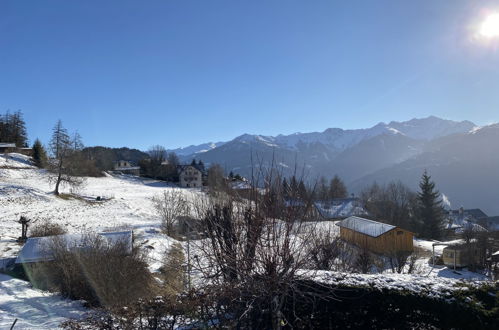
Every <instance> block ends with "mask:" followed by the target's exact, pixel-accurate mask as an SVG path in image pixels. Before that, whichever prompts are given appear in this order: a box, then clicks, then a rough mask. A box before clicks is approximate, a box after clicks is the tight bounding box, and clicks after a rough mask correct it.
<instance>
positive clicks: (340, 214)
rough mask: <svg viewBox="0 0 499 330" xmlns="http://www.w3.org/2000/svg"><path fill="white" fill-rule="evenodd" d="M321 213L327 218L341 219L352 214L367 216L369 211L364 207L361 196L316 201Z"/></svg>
mask: <svg viewBox="0 0 499 330" xmlns="http://www.w3.org/2000/svg"><path fill="white" fill-rule="evenodd" d="M314 206H315V208H316V209H317V212H318V213H319V215H320V216H321V217H322V218H324V219H326V220H339V219H345V218H348V217H351V216H359V217H363V216H367V215H368V212H367V211H366V209H365V208H364V205H363V204H362V201H361V200H360V198H357V197H351V198H334V199H330V200H326V201H319V202H315V203H314Z"/></svg>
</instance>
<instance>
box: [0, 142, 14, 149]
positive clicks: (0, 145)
mask: <svg viewBox="0 0 499 330" xmlns="http://www.w3.org/2000/svg"><path fill="white" fill-rule="evenodd" d="M15 147H16V144H15V143H6V142H0V148H15Z"/></svg>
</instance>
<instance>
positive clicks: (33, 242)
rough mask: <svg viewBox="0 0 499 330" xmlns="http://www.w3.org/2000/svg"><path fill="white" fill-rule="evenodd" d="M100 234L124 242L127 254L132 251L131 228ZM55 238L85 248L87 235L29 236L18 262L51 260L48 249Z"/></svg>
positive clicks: (113, 242)
mask: <svg viewBox="0 0 499 330" xmlns="http://www.w3.org/2000/svg"><path fill="white" fill-rule="evenodd" d="M98 235H99V236H101V237H103V238H104V239H105V240H106V242H107V243H108V244H115V243H117V242H121V241H122V242H124V243H125V246H126V250H127V251H125V252H126V253H127V254H130V253H131V252H132V238H133V234H132V231H131V230H127V231H120V232H106V233H98ZM54 239H61V240H62V242H63V243H64V244H65V246H66V247H67V248H72V247H82V248H84V246H83V244H84V239H85V235H83V234H65V235H56V236H46V237H32V238H28V240H27V241H26V244H24V246H23V248H22V250H21V252H20V253H19V255H18V256H17V258H16V264H22V263H30V262H40V261H50V260H52V256H51V255H50V252H49V251H48V247H49V246H50V243H51V242H53V240H54Z"/></svg>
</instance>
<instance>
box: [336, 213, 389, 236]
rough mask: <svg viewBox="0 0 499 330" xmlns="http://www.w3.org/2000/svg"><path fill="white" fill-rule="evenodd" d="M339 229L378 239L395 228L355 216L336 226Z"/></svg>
mask: <svg viewBox="0 0 499 330" xmlns="http://www.w3.org/2000/svg"><path fill="white" fill-rule="evenodd" d="M336 225H337V226H339V227H343V228H347V229H351V230H354V231H356V232H359V233H362V234H365V235H367V236H371V237H378V236H381V235H383V234H384V233H387V232H389V231H390V230H392V229H394V228H397V227H396V226H393V225H389V224H387V223H382V222H377V221H374V220H369V219H364V218H360V217H356V216H352V217H348V218H346V219H344V220H342V221H340V222H338V223H337V224H336Z"/></svg>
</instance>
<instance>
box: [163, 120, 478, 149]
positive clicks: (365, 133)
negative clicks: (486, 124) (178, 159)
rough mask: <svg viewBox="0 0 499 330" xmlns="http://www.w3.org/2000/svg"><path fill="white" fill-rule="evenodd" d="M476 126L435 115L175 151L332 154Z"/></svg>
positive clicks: (243, 137)
mask: <svg viewBox="0 0 499 330" xmlns="http://www.w3.org/2000/svg"><path fill="white" fill-rule="evenodd" d="M475 127H476V125H475V124H474V123H472V122H470V121H460V122H457V121H452V120H445V119H441V118H438V117H435V116H430V117H427V118H423V119H411V120H409V121H405V122H395V121H392V122H390V123H389V124H385V123H379V124H377V125H375V126H373V127H371V128H364V129H349V130H343V129H341V128H328V129H326V130H324V131H323V132H311V133H294V134H290V135H282V134H279V135H277V136H265V135H251V134H243V135H240V136H238V137H236V138H234V139H233V140H231V141H229V142H217V143H212V142H209V143H203V144H200V145H197V146H195V145H191V146H189V147H185V148H178V149H171V150H169V151H170V152H175V153H177V155H179V156H194V154H199V153H204V152H209V151H211V150H213V149H215V148H218V147H220V146H223V145H224V144H226V143H230V142H236V141H237V142H240V143H243V144H254V143H256V144H264V145H267V146H269V147H279V148H283V149H289V150H294V151H298V150H300V149H301V148H303V146H304V145H307V144H309V145H310V144H316V143H320V144H322V145H324V146H325V147H327V148H328V149H329V150H330V151H332V152H341V151H344V150H346V149H348V148H350V147H352V146H355V145H357V144H359V143H360V142H362V141H365V140H367V139H370V138H373V137H375V136H379V135H383V134H386V135H396V134H400V135H405V136H407V137H409V138H412V139H416V140H426V141H427V140H432V139H434V138H437V137H442V136H447V135H450V134H456V133H465V132H468V131H470V130H472V129H473V128H475Z"/></svg>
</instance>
